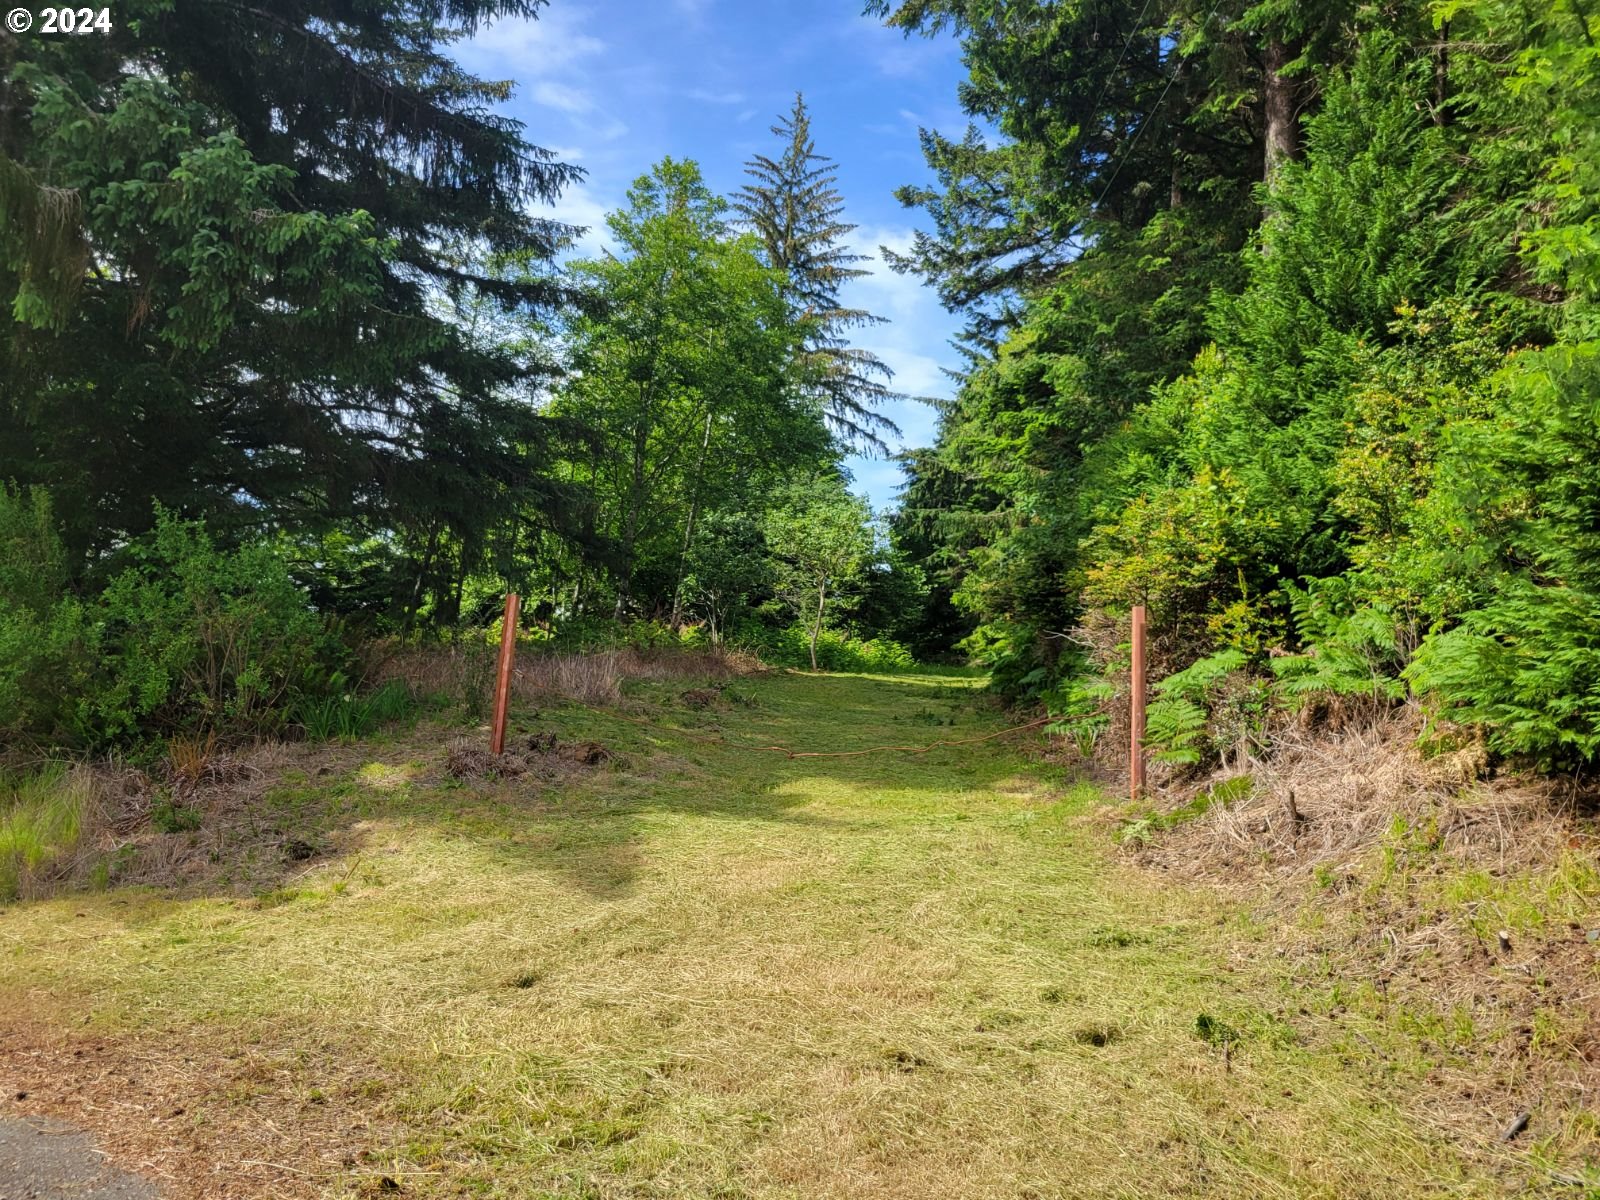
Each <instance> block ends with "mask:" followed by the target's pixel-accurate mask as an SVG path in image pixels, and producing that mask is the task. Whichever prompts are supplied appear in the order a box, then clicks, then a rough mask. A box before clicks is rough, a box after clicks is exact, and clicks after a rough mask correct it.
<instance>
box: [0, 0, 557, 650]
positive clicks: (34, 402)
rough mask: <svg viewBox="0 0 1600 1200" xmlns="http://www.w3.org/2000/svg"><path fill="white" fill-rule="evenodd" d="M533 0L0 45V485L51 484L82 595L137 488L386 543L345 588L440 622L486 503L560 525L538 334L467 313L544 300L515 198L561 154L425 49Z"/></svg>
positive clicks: (193, 506) (126, 529) (482, 525)
mask: <svg viewBox="0 0 1600 1200" xmlns="http://www.w3.org/2000/svg"><path fill="white" fill-rule="evenodd" d="M540 7H541V5H540V4H539V3H537V2H536V0H452V2H451V3H450V4H448V5H444V6H442V7H441V6H429V5H424V6H421V7H419V6H417V5H415V4H411V3H402V2H398V0H379V2H376V3H370V4H360V5H356V6H351V5H349V4H346V3H342V2H337V0H307V2H306V3H300V4H296V5H293V6H290V7H288V8H284V7H283V6H246V7H244V8H240V9H238V10H237V11H224V10H222V9H215V8H204V7H202V8H201V9H199V10H195V11H192V12H185V13H184V14H182V16H181V17H179V16H177V15H175V14H174V12H173V6H172V5H171V4H170V3H165V2H160V0H158V2H154V3H139V4H135V5H133V6H132V7H131V8H129V9H127V10H126V11H125V12H123V13H122V14H121V15H120V17H119V19H118V20H117V22H116V28H115V29H114V30H113V31H112V32H110V33H108V34H106V35H104V36H95V37H90V38H81V37H80V38H68V39H59V38H43V37H38V36H28V37H22V38H8V39H7V40H6V47H5V53H4V58H5V65H4V69H3V70H0V112H3V113H4V114H5V119H4V120H0V307H3V309H4V311H5V313H6V315H7V317H8V319H9V322H10V324H9V328H8V330H7V332H6V335H5V336H3V337H0V377H3V378H4V379H5V380H6V386H5V388H3V389H0V481H4V482H10V483H15V484H18V485H21V486H23V487H27V486H30V485H40V486H45V487H48V488H50V490H51V492H52V494H53V496H54V499H55V502H56V520H57V522H58V524H59V526H60V529H59V532H60V533H61V535H62V539H63V543H64V545H65V547H66V551H67V557H66V562H67V564H68V568H69V574H70V575H71V576H72V579H73V582H74V584H75V585H82V586H83V589H84V590H83V592H82V594H83V595H84V596H87V594H88V591H89V590H91V589H92V587H93V586H94V585H95V584H96V583H98V582H99V581H100V574H99V573H100V571H101V570H102V569H103V567H104V565H105V562H106V559H107V557H108V556H109V555H111V554H112V553H113V552H115V551H116V550H117V549H118V548H119V547H121V546H123V545H125V544H127V543H128V542H130V541H132V540H135V539H137V538H139V537H140V536H142V535H143V534H144V533H146V532H148V531H149V530H150V528H151V525H152V513H153V512H154V509H155V505H156V504H157V503H160V504H163V505H164V506H165V507H167V508H168V509H170V510H171V511H174V512H181V513H183V514H185V515H186V516H189V517H191V518H198V519H202V520H204V521H205V522H206V524H207V527H208V529H210V530H211V531H212V533H213V536H215V537H217V538H218V539H219V541H220V542H221V543H223V544H232V543H234V542H236V541H248V540H251V539H254V538H257V537H261V536H262V535H263V534H265V535H267V536H269V537H270V536H272V535H275V534H277V533H280V532H283V533H287V534H288V535H289V536H290V537H291V538H292V539H297V540H302V541H312V540H315V539H317V538H319V537H321V536H322V535H323V534H325V533H326V532H327V531H328V530H329V529H330V528H333V527H339V528H341V530H342V531H343V532H344V533H345V534H347V535H348V536H350V537H351V538H353V539H354V540H356V541H357V542H365V541H367V539H369V538H376V539H380V540H382V541H383V542H385V543H386V544H388V545H390V546H391V547H393V548H395V550H396V551H397V553H398V554H399V555H402V556H404V557H407V558H412V561H411V562H410V563H408V564H407V565H408V567H409V568H410V569H409V570H406V571H405V572H403V573H402V572H399V571H393V572H389V573H388V580H387V582H388V585H389V589H390V590H389V595H388V596H386V597H385V598H384V602H383V603H382V604H381V605H377V604H373V605H372V607H377V608H380V609H381V610H383V611H385V612H387V613H398V611H399V610H401V609H402V608H406V609H407V610H408V611H409V612H410V614H411V615H412V616H415V614H416V613H417V612H419V611H425V612H427V613H428V614H429V616H430V617H436V618H439V619H442V620H443V621H445V622H446V623H448V622H449V621H451V620H453V618H454V616H455V615H456V614H455V612H454V611H453V608H454V607H455V597H456V596H457V595H458V594H459V589H458V587H457V585H458V584H459V582H460V579H461V575H462V574H463V573H465V572H466V571H469V570H472V569H477V568H478V567H480V566H481V565H482V563H483V561H484V559H485V557H486V552H487V549H488V544H489V542H490V541H491V539H492V538H493V536H494V534H495V533H496V532H497V531H498V527H499V526H500V525H502V524H505V523H506V520H507V516H508V515H509V514H515V516H516V518H517V521H518V522H519V524H520V525H521V526H523V527H526V526H527V525H529V524H538V525H540V526H541V527H549V528H551V529H552V530H555V529H562V528H564V522H563V518H564V516H565V515H566V514H567V513H569V512H570V511H572V510H573V509H574V508H575V505H573V504H572V503H571V499H572V491H571V489H570V488H568V487H566V486H565V485H563V484H558V483H556V482H555V481H554V480H553V478H552V469H553V458H554V455H553V452H552V442H553V440H554V439H555V438H556V437H557V436H558V434H561V433H564V432H565V431H564V430H560V429H558V427H557V426H555V425H554V424H553V423H552V422H550V421H549V420H548V419H547V418H546V417H545V416H544V415H542V414H541V413H540V412H539V411H538V410H537V409H536V407H535V406H534V405H532V404H530V403H528V399H529V397H530V395H531V394H532V393H533V392H534V391H535V390H536V388H537V386H538V382H537V381H538V380H539V378H540V377H542V376H547V374H548V370H549V362H548V359H549V356H548V355H544V356H540V355H538V354H534V353H529V352H528V348H527V347H526V346H525V345H514V344H511V343H509V342H507V341H502V340H492V339H488V338H484V337H481V336H478V331H480V330H482V329H483V328H485V327H487V326H488V325H489V324H490V322H489V321H487V320H484V319H474V318H481V317H482V314H483V311H484V309H485V308H489V309H494V310H497V311H499V312H501V313H502V314H503V313H505V312H508V311H510V312H517V313H520V314H527V313H531V312H547V311H548V310H549V308H550V306H551V305H552V304H554V303H557V302H559V301H561V300H563V299H564V298H566V297H567V295H568V294H569V289H568V287H567V286H566V285H565V283H564V282H563V281H561V280H559V279H557V278H556V276H555V274H554V272H553V271H552V270H551V268H550V267H549V265H548V264H549V262H550V260H551V259H552V257H553V256H554V255H555V254H556V253H557V251H558V250H559V249H560V248H561V246H562V245H563V244H564V242H565V241H566V239H567V237H568V232H569V231H567V230H566V229H565V228H564V227H562V226H560V225H557V224H553V223H551V222H550V221H548V220H546V219H544V218H543V217H541V216H539V215H537V214H538V212H539V210H540V209H541V208H542V207H543V206H544V205H545V204H546V203H547V202H549V201H550V200H552V199H554V198H555V196H556V195H557V194H558V193H559V192H560V190H561V189H562V188H563V187H564V186H565V185H566V184H568V183H569V182H570V181H571V180H573V179H574V178H575V176H576V172H575V169H574V168H571V167H569V166H567V165H564V164H562V163H559V162H557V161H554V159H553V157H552V156H551V155H549V154H547V153H546V152H545V151H543V150H541V149H539V148H538V147H537V146H534V145H532V144H530V143H529V142H528V141H527V140H525V138H524V137H523V136H522V132H521V126H520V124H519V123H518V122H515V121H511V120H508V119H506V118H504V117H503V116H501V115H499V114H498V113H497V112H496V111H495V105H496V104H497V103H498V102H499V101H501V100H503V99H504V98H505V96H506V94H507V93H506V85H504V84H502V83H496V82H492V81H484V80H480V79H477V78H474V77H473V76H472V75H470V74H468V73H467V72H466V71H464V70H463V69H462V68H461V67H460V65H459V64H458V63H457V62H456V60H455V57H454V49H453V47H454V44H455V43H456V42H457V41H458V40H459V39H460V38H461V37H462V36H464V35H465V34H466V33H467V32H468V31H470V30H472V29H474V28H477V27H479V26H480V25H481V24H482V22H484V21H486V20H488V19H491V18H512V17H518V16H521V17H532V16H534V15H535V14H536V13H537V11H538V10H539V9H540ZM469 248H470V249H469ZM511 257H514V258H515V261H516V262H517V264H518V267H517V269H515V270H511V269H507V267H506V264H507V261H508V259H509V258H511ZM413 555H414V557H413ZM90 575H93V576H94V578H92V579H91V578H88V576H90ZM372 582H373V581H372V580H371V579H370V578H369V579H368V580H365V581H364V583H363V586H368V585H370V584H371V583H372ZM321 599H322V597H319V600H321ZM368 604H371V601H370V598H369V600H368V601H366V602H364V603H363V605H362V607H367V606H368ZM333 607H340V606H339V605H332V606H330V609H331V608H333Z"/></svg>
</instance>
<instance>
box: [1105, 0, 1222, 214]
mask: <svg viewBox="0 0 1600 1200" xmlns="http://www.w3.org/2000/svg"><path fill="white" fill-rule="evenodd" d="M1220 7H1222V0H1216V3H1214V4H1213V5H1212V6H1211V11H1210V12H1208V13H1207V14H1206V19H1205V20H1204V21H1201V22H1200V28H1199V29H1198V30H1197V31H1196V35H1197V36H1198V35H1199V34H1201V33H1204V32H1205V31H1206V26H1208V25H1210V24H1211V18H1212V17H1214V16H1216V15H1217V9H1218V8H1220ZM1174 56H1175V57H1177V58H1178V62H1177V63H1175V64H1174V65H1173V68H1172V76H1171V78H1169V79H1168V80H1167V86H1166V87H1164V88H1162V89H1161V95H1159V96H1157V97H1156V102H1155V104H1154V105H1152V106H1151V108H1150V111H1149V112H1148V113H1146V114H1145V118H1144V120H1143V121H1141V122H1139V128H1138V129H1136V130H1134V132H1133V140H1132V141H1130V142H1129V143H1128V148H1127V149H1126V150H1124V151H1123V152H1122V154H1121V155H1120V156H1119V157H1118V159H1117V166H1116V169H1115V170H1114V171H1112V172H1111V178H1110V179H1108V180H1106V186H1105V187H1103V188H1101V189H1100V198H1099V199H1098V200H1096V201H1095V202H1094V206H1095V208H1099V207H1100V206H1101V205H1102V204H1104V203H1105V200H1106V196H1107V195H1109V194H1110V192H1111V185H1112V184H1114V183H1115V182H1116V181H1117V176H1118V175H1120V174H1122V167H1123V165H1124V164H1125V163H1126V162H1127V161H1128V159H1130V158H1132V157H1133V151H1134V148H1135V147H1136V146H1138V144H1139V139H1140V138H1141V137H1143V136H1144V131H1145V130H1146V129H1147V128H1149V125H1150V122H1152V121H1154V120H1155V119H1156V113H1157V112H1159V111H1160V110H1161V102H1162V101H1163V100H1165V99H1166V98H1167V93H1168V92H1170V91H1171V90H1172V85H1173V84H1175V83H1177V82H1178V71H1179V69H1180V68H1181V67H1182V66H1183V60H1182V57H1181V56H1178V55H1177V54H1176V52H1175V53H1174Z"/></svg>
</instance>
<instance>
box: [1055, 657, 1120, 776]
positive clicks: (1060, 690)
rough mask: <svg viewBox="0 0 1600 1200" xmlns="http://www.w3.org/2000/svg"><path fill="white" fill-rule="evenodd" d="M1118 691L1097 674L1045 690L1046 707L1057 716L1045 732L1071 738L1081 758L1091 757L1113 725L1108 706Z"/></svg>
mask: <svg viewBox="0 0 1600 1200" xmlns="http://www.w3.org/2000/svg"><path fill="white" fill-rule="evenodd" d="M1115 694H1116V689H1115V688H1114V687H1112V685H1111V684H1110V683H1109V682H1108V681H1107V680H1105V679H1102V678H1100V677H1099V676H1097V675H1090V676H1084V677H1080V678H1077V679H1070V680H1066V681H1063V682H1062V683H1060V684H1058V685H1057V686H1056V687H1055V688H1054V689H1052V690H1051V691H1049V692H1047V693H1045V696H1044V702H1045V709H1046V711H1048V712H1049V714H1050V715H1051V716H1052V717H1054V718H1055V720H1054V721H1052V722H1051V723H1050V724H1049V725H1047V726H1045V731H1046V732H1047V733H1055V734H1062V735H1064V736H1066V737H1068V738H1070V739H1072V744H1073V747H1074V748H1075V749H1076V750H1077V752H1078V757H1080V758H1088V757H1089V756H1090V755H1092V754H1093V753H1094V748H1095V745H1096V743H1098V742H1099V740H1100V735H1101V734H1102V733H1104V732H1105V729H1106V727H1107V726H1108V725H1110V724H1111V714H1110V713H1109V712H1107V711H1106V706H1107V704H1108V703H1109V702H1110V701H1111V700H1112V698H1113V697H1114V696H1115Z"/></svg>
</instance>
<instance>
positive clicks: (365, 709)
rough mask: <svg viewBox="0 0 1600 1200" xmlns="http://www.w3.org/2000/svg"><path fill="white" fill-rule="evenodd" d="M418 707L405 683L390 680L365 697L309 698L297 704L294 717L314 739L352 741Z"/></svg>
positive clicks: (321, 740) (342, 694) (351, 693)
mask: <svg viewBox="0 0 1600 1200" xmlns="http://www.w3.org/2000/svg"><path fill="white" fill-rule="evenodd" d="M415 707H416V702H415V701H414V700H413V699H412V696H411V693H410V691H409V690H408V689H407V688H406V686H405V684H403V683H401V682H399V681H398V680H390V681H389V682H388V683H386V684H384V685H383V686H382V687H381V688H379V689H378V690H377V691H375V692H369V693H368V694H367V695H365V696H362V695H357V694H355V693H353V692H335V693H333V694H331V695H326V696H308V697H305V698H303V699H302V700H301V701H300V702H299V703H298V704H296V705H295V706H294V709H293V710H292V713H291V719H292V720H293V721H294V723H295V724H297V725H299V726H300V728H301V730H302V731H303V732H304V733H305V736H306V738H307V739H308V740H310V741H313V742H329V741H334V740H336V739H337V740H340V741H352V740H354V739H356V738H359V737H362V736H363V735H365V734H368V733H371V732H372V731H373V730H374V729H377V728H378V727H379V726H381V725H386V724H388V723H389V722H390V721H398V720H400V719H401V718H402V717H404V716H406V715H408V714H409V713H410V712H411V711H412V710H413V709H414V708H415Z"/></svg>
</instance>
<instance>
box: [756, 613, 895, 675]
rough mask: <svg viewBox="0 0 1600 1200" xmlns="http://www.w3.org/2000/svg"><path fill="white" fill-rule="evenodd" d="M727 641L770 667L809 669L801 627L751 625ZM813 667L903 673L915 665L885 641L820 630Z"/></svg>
mask: <svg viewBox="0 0 1600 1200" xmlns="http://www.w3.org/2000/svg"><path fill="white" fill-rule="evenodd" d="M729 641H730V642H731V643H732V644H733V645H736V646H739V647H741V648H744V649H748V650H753V651H754V652H755V653H756V654H758V655H760V656H761V658H762V659H764V660H765V661H767V662H769V663H772V664H773V665H774V666H783V667H806V668H809V667H810V666H811V634H810V631H809V630H808V629H806V628H805V627H804V626H803V625H788V626H783V627H781V628H778V629H771V628H768V627H764V626H760V625H755V624H753V623H752V624H749V625H746V626H744V627H742V628H740V629H739V630H738V631H736V632H735V634H734V635H732V636H731V637H730V639H729ZM817 666H818V668H819V669H820V670H823V671H903V670H907V669H909V668H911V667H914V666H916V660H915V659H913V658H912V656H911V651H910V650H908V649H906V647H904V646H902V645H901V644H900V643H899V642H894V641H890V640H889V639H888V638H868V639H865V640H860V639H856V638H852V637H849V636H848V635H846V634H843V633H840V632H839V631H838V630H836V629H824V630H823V631H822V632H821V633H820V634H819V635H818V637H817Z"/></svg>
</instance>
